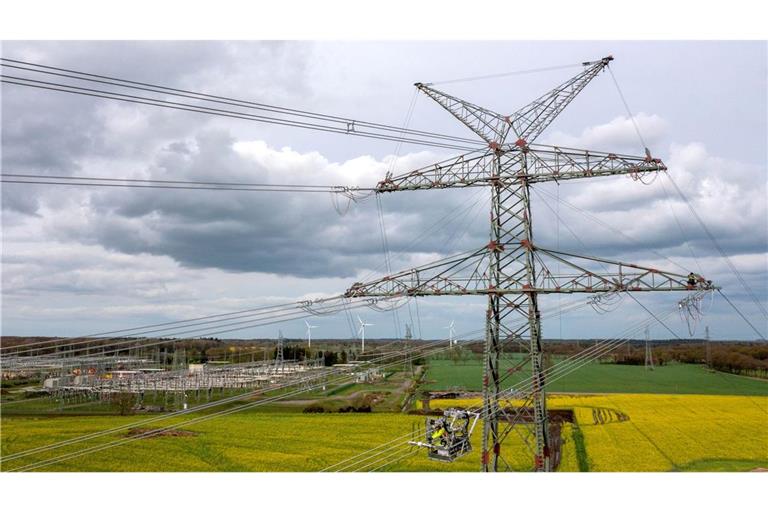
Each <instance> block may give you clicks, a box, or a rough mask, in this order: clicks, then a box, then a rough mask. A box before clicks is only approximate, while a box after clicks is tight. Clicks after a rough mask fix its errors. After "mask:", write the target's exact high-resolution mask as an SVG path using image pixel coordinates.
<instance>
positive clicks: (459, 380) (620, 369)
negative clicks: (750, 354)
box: [422, 359, 768, 396]
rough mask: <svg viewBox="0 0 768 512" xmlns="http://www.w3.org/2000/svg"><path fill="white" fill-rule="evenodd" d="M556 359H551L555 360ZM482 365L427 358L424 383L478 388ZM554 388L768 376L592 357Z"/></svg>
mask: <svg viewBox="0 0 768 512" xmlns="http://www.w3.org/2000/svg"><path fill="white" fill-rule="evenodd" d="M556 361H557V360H556V359H553V362H555V363H556ZM482 373H483V367H482V362H481V361H480V360H478V359H473V360H469V361H466V362H459V363H454V362H453V361H451V360H447V359H432V360H430V361H429V365H428V368H427V373H426V376H425V382H424V384H423V385H422V389H424V390H428V391H435V390H449V389H453V388H458V389H462V390H466V391H480V390H481V383H482ZM528 375H529V373H528V368H524V369H523V371H521V372H519V374H518V375H515V374H513V375H512V376H511V377H510V378H509V379H508V380H507V382H509V385H510V386H514V385H515V383H516V382H519V381H521V380H522V379H524V378H526V377H527V376H528ZM547 386H548V388H549V389H550V390H551V391H553V392H573V393H613V392H615V393H666V394H704V395H762V396H768V381H759V380H756V379H750V378H746V377H741V376H738V375H730V374H725V373H721V372H715V371H710V370H708V369H706V368H705V367H703V366H699V365H692V364H679V363H672V364H667V365H664V366H659V367H656V369H655V370H653V371H649V370H646V369H645V368H644V367H642V366H631V365H618V364H599V363H591V364H587V365H585V366H584V367H582V368H579V369H578V370H576V371H574V372H573V373H570V374H568V375H565V376H564V377H563V378H560V379H557V380H553V381H552V382H551V383H548V385H547Z"/></svg>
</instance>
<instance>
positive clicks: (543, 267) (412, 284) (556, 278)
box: [345, 240, 717, 298]
mask: <svg viewBox="0 0 768 512" xmlns="http://www.w3.org/2000/svg"><path fill="white" fill-rule="evenodd" d="M526 250H529V251H533V252H534V254H535V258H536V261H537V262H538V267H539V270H538V272H537V274H536V276H535V281H534V282H529V280H528V278H527V275H526V273H525V269H524V267H523V266H522V265H521V266H520V268H513V267H515V265H513V264H510V266H509V267H508V268H507V271H506V273H505V278H504V280H503V281H502V282H501V283H500V286H493V284H492V283H491V280H490V279H489V277H488V262H489V258H490V256H491V254H493V253H494V252H502V253H503V252H509V251H514V252H519V251H526ZM552 263H559V264H560V269H561V270H563V272H562V273H557V274H555V273H553V272H551V271H550V267H551V266H552ZM596 265H599V266H600V267H601V268H600V269H599V270H597V269H595V268H594V267H595V266H596ZM715 289H717V287H716V286H715V285H713V284H712V282H711V281H708V280H706V279H705V278H704V277H703V276H701V275H698V274H689V275H683V274H677V273H674V272H668V271H664V270H660V269H656V268H653V267H646V266H642V265H635V264H633V263H624V262H620V261H613V260H608V259H604V258H596V257H593V256H581V255H576V254H571V253H566V252H562V251H553V250H549V249H544V248H540V247H538V246H537V247H534V246H533V244H531V243H529V242H528V241H525V240H524V241H522V242H521V243H520V245H519V246H517V247H494V246H493V244H489V246H486V247H483V248H482V249H479V250H477V251H472V252H468V253H462V254H459V255H456V256H451V257H448V258H445V259H443V260H439V261H437V262H434V263H429V264H427V265H423V266H420V267H415V268H412V269H409V270H405V271H402V272H398V273H395V274H391V275H388V276H385V277H382V278H379V279H376V280H373V281H369V282H366V283H362V282H358V283H354V284H353V285H352V286H351V287H350V288H349V289H348V290H347V292H346V293H345V296H346V297H350V298H352V297H419V296H427V295H492V294H493V295H507V294H529V293H543V294H551V293H587V294H593V293H614V292H652V291H668V292H670V291H682V292H685V291H706V290H715Z"/></svg>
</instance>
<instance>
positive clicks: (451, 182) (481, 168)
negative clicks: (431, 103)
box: [376, 144, 667, 193]
mask: <svg viewBox="0 0 768 512" xmlns="http://www.w3.org/2000/svg"><path fill="white" fill-rule="evenodd" d="M497 158H498V166H495V165H494V162H495V161H496V159H497ZM666 170H667V167H666V165H664V163H663V162H662V161H661V160H660V159H658V158H652V157H649V156H632V155H622V154H618V153H606V152H602V151H590V150H586V149H571V148H561V147H557V146H545V145H541V144H535V145H522V146H517V145H510V146H507V145H505V146H504V147H501V148H500V149H498V150H496V151H494V150H488V151H486V152H482V153H479V152H470V153H465V154H463V155H460V156H458V157H456V158H452V159H449V160H445V161H443V162H438V163H436V164H432V165H429V166H427V167H423V168H421V169H417V170H415V171H411V172H408V173H405V174H401V175H399V176H387V177H386V178H385V179H384V180H382V181H381V182H379V183H378V185H377V186H376V192H377V193H383V192H395V191H399V190H425V189H433V188H449V187H477V186H489V185H494V184H495V183H496V182H498V181H499V180H502V181H504V182H506V183H510V182H513V181H519V182H521V183H522V182H527V183H529V184H532V183H542V182H546V181H560V180H573V179H579V178H595V177H599V176H617V175H630V176H633V177H639V176H641V175H643V174H647V173H652V172H658V171H666Z"/></svg>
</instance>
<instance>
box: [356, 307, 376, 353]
mask: <svg viewBox="0 0 768 512" xmlns="http://www.w3.org/2000/svg"><path fill="white" fill-rule="evenodd" d="M357 321H358V322H360V330H358V331H357V332H358V333H359V334H360V339H361V340H362V342H363V344H362V348H361V349H360V353H363V352H365V328H366V327H371V326H372V325H373V324H367V323H365V322H363V319H362V318H360V315H357Z"/></svg>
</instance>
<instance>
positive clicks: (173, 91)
mask: <svg viewBox="0 0 768 512" xmlns="http://www.w3.org/2000/svg"><path fill="white" fill-rule="evenodd" d="M0 61H2V62H11V63H15V64H21V65H22V66H18V65H13V64H2V63H0V66H3V67H9V68H14V69H18V70H23V71H31V72H35V73H43V74H47V75H52V76H59V77H63V78H70V79H75V80H84V81H88V82H92V83H100V84H105V85H112V86H116V87H124V88H128V89H134V90H142V91H148V92H156V93H162V94H166V95H169V96H176V97H183V98H191V99H197V100H202V101H209V102H212V103H218V104H224V105H235V106H243V107H247V108H251V109H255V110H263V111H266V112H275V113H280V114H286V115H292V116H297V117H305V118H310V119H317V120H323V121H332V122H336V123H340V124H343V125H345V127H346V126H347V125H352V126H365V127H370V128H375V129H381V130H384V131H392V132H397V133H401V134H402V133H408V134H412V135H426V136H430V137H435V138H440V139H446V140H451V141H456V142H468V143H471V144H478V141H477V140H475V139H469V138H465V137H457V136H453V135H444V134H440V133H435V132H430V131H424V130H413V129H405V130H404V129H403V128H400V127H397V126H392V125H387V124H383V123H373V122H369V121H361V120H357V119H352V118H348V117H342V116H335V115H330V114H322V113H318V112H312V111H308V110H301V109H294V108H287V107H281V106H277V105H270V104H267V103H259V102H254V101H248V100H240V99H235V98H231V97H227V96H219V95H213V94H206V93H200V92H194V91H189V90H185V89H178V88H174V87H167V86H162V85H156V84H149V83H146V82H138V81H134V80H126V79H123V78H117V77H110V76H106V75H99V74H94V73H85V72H82V71H76V70H72V69H67V68H62V67H56V66H46V65H43V64H36V63H32V62H26V61H21V60H15V59H7V58H0ZM46 70H54V71H60V72H63V73H57V72H53V71H46Z"/></svg>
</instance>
